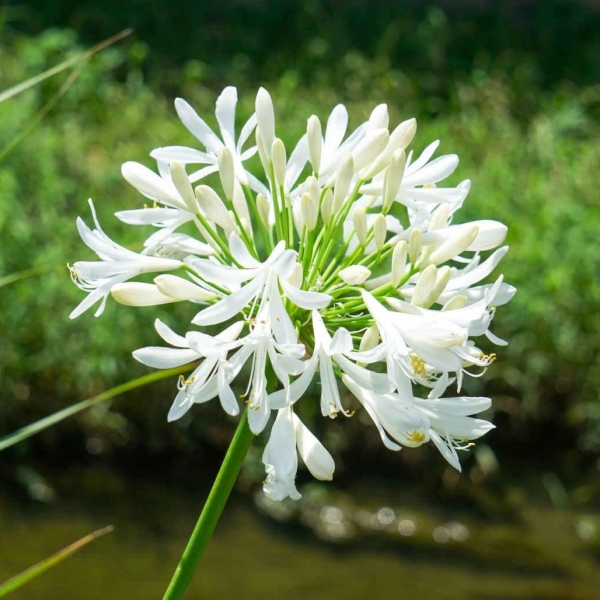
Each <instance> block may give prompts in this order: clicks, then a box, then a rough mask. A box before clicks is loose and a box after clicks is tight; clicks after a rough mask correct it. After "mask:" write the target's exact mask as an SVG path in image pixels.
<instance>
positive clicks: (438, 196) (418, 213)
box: [71, 87, 515, 500]
mask: <svg viewBox="0 0 600 600" xmlns="http://www.w3.org/2000/svg"><path fill="white" fill-rule="evenodd" d="M175 106H176V110H177V113H178V115H179V117H180V118H181V121H182V122H183V124H184V126H185V127H186V128H187V129H188V130H189V132H191V133H192V135H193V136H194V137H195V138H196V139H197V140H198V142H199V143H200V144H201V145H202V147H201V148H200V149H197V148H188V147H184V146H168V147H164V148H158V149H155V150H154V151H153V152H152V153H151V155H152V156H153V157H154V158H155V159H156V161H157V169H158V173H155V172H154V171H153V170H151V169H148V168H147V167H145V166H143V165H141V164H139V163H136V162H131V161H130V162H127V163H125V165H123V169H122V172H123V175H124V177H125V179H126V180H127V181H128V182H129V183H131V184H132V185H133V186H134V187H135V188H136V189H137V190H138V191H139V192H140V193H141V194H142V195H143V196H144V197H145V198H147V199H148V200H149V201H151V203H152V206H151V207H148V208H143V209H142V208H132V209H126V210H120V211H119V212H117V213H116V216H117V217H118V218H119V219H120V220H121V221H122V222H123V223H125V224H128V225H134V226H136V227H137V228H138V229H139V230H142V229H143V228H145V227H146V228H147V227H151V228H153V229H152V230H151V231H150V233H149V235H148V237H147V238H146V239H145V240H144V241H142V242H141V243H140V248H141V251H140V252H135V251H134V250H130V249H127V248H125V247H123V246H120V245H118V244H116V243H115V242H113V241H112V240H110V239H109V238H108V236H106V234H105V233H104V232H103V231H102V229H101V228H100V225H99V224H98V221H97V219H96V216H95V213H94V212H93V206H92V213H93V217H94V223H95V229H93V230H91V229H89V228H88V227H87V226H86V225H85V224H84V223H83V221H81V219H79V220H78V228H79V232H80V234H81V237H82V239H83V240H84V242H85V244H86V245H87V246H88V247H89V248H91V249H92V250H93V251H94V252H95V253H96V255H97V256H98V259H99V260H98V261H94V262H81V261H80V262H76V263H74V265H73V266H72V267H71V274H72V278H73V280H74V281H75V283H76V284H77V285H78V286H79V287H80V288H81V289H83V290H84V291H86V292H88V296H87V297H86V298H85V299H84V300H83V301H82V302H81V304H80V305H79V306H78V307H77V308H76V309H75V310H74V311H73V313H72V314H71V316H72V317H76V316H79V315H80V314H81V313H82V312H84V311H85V310H86V309H87V308H89V307H91V306H92V305H94V304H96V303H100V308H99V309H98V310H97V312H96V314H100V313H101V312H102V310H103V308H104V304H105V302H106V300H107V298H108V296H109V295H112V296H113V298H115V299H116V300H117V301H119V302H121V303H123V304H127V305H130V306H152V305H157V304H165V305H168V304H171V303H175V302H184V303H186V304H187V305H188V306H189V309H190V312H189V319H190V321H191V325H190V327H189V330H188V331H187V332H186V333H185V334H184V335H179V334H177V333H175V332H174V331H173V330H171V329H170V328H169V327H168V326H167V325H165V324H164V323H162V322H161V321H158V320H157V321H156V322H155V327H156V330H157V332H158V334H159V336H160V337H161V338H162V339H163V340H164V342H166V344H167V346H165V347H161V346H156V347H147V348H141V349H139V350H136V351H135V352H134V353H133V355H134V357H135V358H136V359H137V360H138V361H140V362H142V363H143V364H145V365H147V366H149V367H153V368H158V369H167V368H177V367H183V366H184V365H192V366H191V369H192V372H191V374H190V375H187V376H183V375H182V376H181V377H180V379H179V381H178V383H177V393H176V396H175V400H174V402H173V405H172V407H171V410H170V411H169V414H168V419H169V420H170V421H172V420H175V419H179V418H181V417H182V416H183V415H185V414H187V413H189V412H190V411H191V412H192V413H194V412H195V411H196V410H198V409H194V408H193V406H194V405H195V404H202V403H204V402H207V401H210V400H211V399H214V398H218V401H219V402H220V404H221V406H222V407H223V410H224V411H225V412H226V413H227V414H229V415H231V416H232V417H236V416H238V415H239V413H240V406H242V405H243V403H245V404H246V409H247V416H248V417H247V418H248V424H249V427H250V429H251V431H252V432H253V433H254V434H256V435H258V434H261V432H263V431H264V430H265V429H266V428H268V425H269V423H270V422H272V426H271V428H270V434H269V438H268V442H267V443H266V447H265V450H264V453H263V463H264V465H265V471H266V479H265V482H264V492H265V494H266V495H267V496H268V497H270V498H272V499H274V500H282V499H283V498H287V497H290V498H294V499H296V498H299V497H300V493H299V491H298V489H297V487H296V474H297V470H298V465H299V458H300V459H301V462H303V463H304V464H305V465H306V467H307V469H308V471H309V472H310V473H311V474H312V475H313V476H314V477H315V478H317V479H319V480H329V479H331V478H332V476H333V472H334V468H335V465H334V461H333V458H332V456H331V455H330V453H329V452H328V451H327V450H326V449H325V448H324V446H323V445H322V444H321V442H320V441H319V440H318V439H317V437H316V436H315V435H314V434H313V433H312V432H311V431H310V430H309V429H308V428H307V427H306V426H305V425H304V423H302V421H301V420H300V418H299V417H298V413H300V414H302V413H301V410H300V407H301V406H302V405H305V404H308V403H309V402H310V403H315V402H316V403H318V406H319V409H320V412H321V414H322V415H323V416H324V417H327V418H328V419H333V418H336V417H338V416H340V415H343V416H345V417H352V415H353V414H354V411H355V409H364V410H365V411H366V412H367V413H368V415H369V416H370V417H371V419H372V420H373V422H374V424H375V426H376V427H377V429H378V431H379V433H380V435H381V437H382V440H383V442H384V444H385V445H386V446H387V447H388V448H390V449H392V450H399V449H400V448H401V447H409V448H417V447H419V446H421V445H423V444H425V443H428V442H432V443H433V444H434V445H435V446H436V447H437V448H438V449H439V450H440V452H441V453H442V455H443V456H444V458H445V459H446V460H447V461H448V463H449V464H451V465H452V466H453V467H454V468H456V469H458V470H460V468H461V466H460V462H459V460H458V451H461V450H467V449H468V448H469V447H470V446H471V445H472V444H473V441H474V440H476V439H478V438H479V437H481V436H482V435H484V434H485V433H486V432H487V431H489V429H491V428H492V427H493V425H492V424H491V423H489V422H488V421H486V420H483V419H480V418H476V417H474V416H473V415H475V414H477V413H479V412H482V411H484V410H486V409H487V408H489V406H490V400H489V399H488V398H483V397H467V396H462V395H460V394H461V392H460V390H461V386H462V382H463V379H464V377H465V376H473V377H479V376H481V375H483V374H484V373H485V371H486V369H487V368H488V367H489V366H490V365H491V364H492V363H493V361H494V359H495V357H496V355H495V354H493V353H490V354H486V353H484V352H483V351H482V350H480V349H479V347H478V345H477V344H476V342H477V343H478V339H481V338H482V337H486V338H487V339H488V341H490V342H492V343H494V344H497V345H500V346H502V345H504V344H506V342H505V341H504V340H502V339H501V338H499V337H497V336H496V335H495V334H494V333H492V332H491V331H490V325H491V323H492V319H493V317H494V316H495V314H496V313H495V311H496V308H497V307H498V306H501V305H503V304H505V303H506V302H508V301H509V300H510V299H511V297H512V296H513V295H514V293H515V289H514V288H513V287H512V286H510V285H509V284H507V283H505V282H504V281H503V278H502V277H501V276H500V277H497V278H496V280H495V282H489V281H488V280H487V279H488V277H489V276H490V275H491V274H492V272H493V271H494V270H495V269H496V267H497V266H498V264H499V262H500V260H501V259H502V257H503V256H504V255H505V254H506V251H507V248H506V247H500V246H501V244H502V243H503V242H504V239H505V236H506V232H507V230H506V227H505V226H504V225H503V224H501V223H498V222H496V221H490V220H485V219H482V220H478V221H474V222H471V223H461V224H454V223H453V218H454V215H455V213H456V212H457V211H458V210H459V209H460V207H461V206H462V204H463V202H464V201H465V199H466V196H467V194H468V192H469V190H470V182H469V181H468V180H466V181H463V182H462V183H460V184H459V185H457V186H449V185H447V184H446V183H444V181H445V180H446V178H447V177H448V176H449V175H451V174H452V173H453V172H454V171H455V170H456V168H457V166H458V157H457V156H456V155H455V154H448V155H442V156H439V157H437V158H434V153H435V152H436V150H437V148H438V145H439V142H437V141H436V142H433V143H431V144H430V145H429V146H427V147H426V148H425V150H424V151H423V152H422V153H421V155H420V156H419V157H418V158H416V159H415V158H413V153H412V150H410V148H409V145H410V143H411V141H412V139H413V137H414V136H415V133H416V121H415V120H414V119H408V120H406V121H404V122H402V123H400V124H398V125H397V126H395V127H391V128H390V123H389V113H388V110H387V106H386V105H384V104H381V105H379V106H377V107H375V108H374V110H373V111H372V113H371V115H370V117H369V119H368V120H367V121H365V122H364V123H362V124H360V125H358V127H356V129H354V131H352V132H350V133H349V134H348V135H347V129H348V112H347V110H346V108H345V107H344V106H343V105H341V104H340V105H338V106H336V107H335V108H334V109H333V110H332V112H331V114H330V115H329V116H328V117H327V118H325V119H320V118H319V117H318V116H316V115H307V120H306V123H307V127H306V133H305V134H304V135H303V136H302V137H301V138H300V139H299V140H298V141H297V142H296V144H295V145H294V146H293V147H291V148H286V145H285V143H284V142H283V141H282V140H283V139H286V138H285V136H283V135H282V132H281V130H280V127H279V126H278V125H277V122H276V116H277V115H276V110H275V106H274V102H273V99H272V98H271V96H270V94H269V93H268V92H267V91H266V90H265V89H263V88H261V89H260V90H259V91H258V93H257V95H256V100H255V109H256V112H255V114H254V115H251V116H250V118H249V119H248V120H247V121H246V123H245V124H244V125H243V126H242V127H241V130H240V133H239V136H237V137H236V123H235V121H236V106H237V91H236V89H235V88H233V87H228V88H226V89H225V90H224V91H223V92H222V93H221V95H220V96H219V97H218V99H217V104H216V110H215V115H216V120H217V124H218V131H215V130H213V129H212V128H211V127H209V125H207V123H206V122H205V121H204V120H203V119H202V118H201V117H200V116H199V115H198V114H197V113H196V112H195V111H194V109H193V108H192V107H191V106H190V105H189V104H188V103H187V102H186V101H185V100H182V99H178V100H177V101H176V103H175ZM322 123H324V125H322ZM279 135H281V137H278V136H279ZM254 140H256V145H252V143H253V142H254ZM290 150H291V151H290ZM256 152H258V154H259V158H260V161H259V160H256V161H254V162H255V163H256V164H257V165H258V168H257V170H255V171H252V172H251V170H250V169H249V168H248V166H247V165H249V164H251V162H248V159H249V158H250V157H251V156H252V155H253V154H254V153H256ZM190 165H199V168H196V167H190ZM261 167H262V170H261ZM188 169H189V174H188ZM194 169H196V170H194ZM211 173H218V177H213V178H211V179H205V178H206V177H207V176H208V175H210V174H211ZM200 180H204V181H201V182H200ZM198 182H200V185H196V184H197V183H198ZM208 182H213V183H214V185H213V184H212V183H211V184H210V185H209V184H208ZM183 228H185V229H183ZM138 276H141V279H142V280H139V279H138ZM207 328H208V329H207ZM340 380H341V381H342V382H343V383H344V385H345V387H346V388H347V389H348V390H349V391H350V392H351V393H352V395H354V396H355V400H354V401H353V400H352V399H348V397H347V396H346V397H345V396H344V395H343V394H341V393H340V389H339V387H338V386H339V381H340ZM315 383H316V385H313V384H315ZM311 387H314V390H315V391H314V393H312V392H311ZM422 389H425V390H428V393H427V397H426V398H423V397H421V396H422V394H421V392H419V390H422ZM448 390H450V391H448Z"/></svg>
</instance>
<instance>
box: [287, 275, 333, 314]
mask: <svg viewBox="0 0 600 600" xmlns="http://www.w3.org/2000/svg"><path fill="white" fill-rule="evenodd" d="M279 283H280V284H281V287H282V288H283V291H284V292H285V295H286V296H287V297H288V298H289V299H290V300H291V301H292V302H293V303H294V304H295V305H296V306H299V307H300V308H305V309H306V310H313V309H319V308H325V307H326V306H328V305H329V303H330V302H331V300H332V297H331V296H330V295H329V294H323V293H322V292H307V291H305V290H301V289H299V288H297V287H296V286H293V285H292V284H291V283H289V282H287V281H285V280H284V279H280V280H279Z"/></svg>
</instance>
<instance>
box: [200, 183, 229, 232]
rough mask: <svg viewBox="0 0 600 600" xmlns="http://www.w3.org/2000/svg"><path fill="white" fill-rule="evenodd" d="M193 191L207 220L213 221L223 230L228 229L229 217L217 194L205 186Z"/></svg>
mask: <svg viewBox="0 0 600 600" xmlns="http://www.w3.org/2000/svg"><path fill="white" fill-rule="evenodd" d="M195 191H196V198H197V199H198V204H200V208H201V209H202V210H203V211H204V213H205V214H206V217H207V218H208V220H209V221H214V222H215V223H216V224H217V225H220V226H221V227H223V229H227V228H230V227H231V223H230V221H231V217H230V215H229V212H228V210H227V208H226V206H225V205H224V204H223V201H222V200H221V198H219V196H218V194H217V192H215V191H214V190H213V189H212V188H211V187H208V186H207V185H199V186H198V187H197V188H196V190H195Z"/></svg>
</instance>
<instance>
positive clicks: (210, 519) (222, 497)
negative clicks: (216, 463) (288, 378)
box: [163, 409, 255, 600]
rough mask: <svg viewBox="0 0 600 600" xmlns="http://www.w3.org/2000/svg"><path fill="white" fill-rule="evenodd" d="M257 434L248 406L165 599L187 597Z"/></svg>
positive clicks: (178, 599) (179, 599) (175, 599)
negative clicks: (249, 422) (249, 415)
mask: <svg viewBox="0 0 600 600" xmlns="http://www.w3.org/2000/svg"><path fill="white" fill-rule="evenodd" d="M254 437H255V436H254V434H253V433H252V432H251V431H250V428H249V427H248V410H247V409H246V410H245V411H244V412H243V414H242V417H241V419H240V422H239V424H238V426H237V429H236V431H235V434H234V435H233V439H232V440H231V444H230V446H229V449H228V450H227V454H226V455H225V458H224V459H223V464H222V465H221V468H220V469H219V472H218V474H217V477H216V479H215V483H214V485H213V487H212V489H211V490H210V494H209V495H208V498H207V500H206V503H205V504H204V508H203V509H202V512H201V513H200V517H199V518H198V522H197V523H196V527H194V531H193V532H192V535H191V537H190V539H189V541H188V544H187V546H186V548H185V550H184V552H183V555H182V556H181V559H180V561H179V564H178V565H177V569H176V570H175V573H174V575H173V578H172V579H171V583H170V584H169V587H168V588H167V591H166V592H165V595H164V596H163V600H181V598H183V597H184V595H185V593H186V590H187V589H188V587H189V585H190V583H191V581H192V578H193V576H194V573H195V572H196V569H197V568H198V565H199V564H200V561H201V560H202V556H203V555H204V551H205V550H206V547H207V545H208V542H209V540H210V538H211V536H212V534H213V532H214V530H215V527H216V526H217V523H218V522H219V518H220V517H221V513H222V512H223V509H224V508H225V504H226V502H227V499H228V498H229V494H230V493H231V490H232V489H233V486H234V484H235V481H236V479H237V476H238V474H239V472H240V469H241V468H242V464H243V463H244V459H245V458H246V454H247V453H248V450H249V449H250V446H251V445H252V440H253V439H254Z"/></svg>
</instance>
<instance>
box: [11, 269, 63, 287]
mask: <svg viewBox="0 0 600 600" xmlns="http://www.w3.org/2000/svg"><path fill="white" fill-rule="evenodd" d="M55 266H56V265H40V266H38V267H32V268H31V269H25V270H24V271H17V272H16V273H11V274H10V275H5V276H4V277H0V288H1V287H4V286H5V285H10V284H11V283H15V282H16V281H21V279H27V278H28V277H34V276H35V275H41V274H42V273H44V272H45V271H48V270H49V269H52V268H53V267H55Z"/></svg>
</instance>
